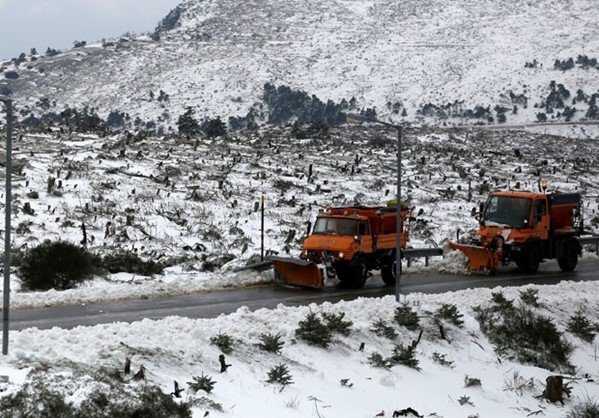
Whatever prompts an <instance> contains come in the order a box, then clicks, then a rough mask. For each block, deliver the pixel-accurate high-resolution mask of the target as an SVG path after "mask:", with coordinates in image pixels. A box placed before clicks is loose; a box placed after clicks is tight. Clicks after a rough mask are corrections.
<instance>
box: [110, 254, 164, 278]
mask: <svg viewBox="0 0 599 418" xmlns="http://www.w3.org/2000/svg"><path fill="white" fill-rule="evenodd" d="M102 265H103V267H104V268H105V269H106V270H108V271H109V272H110V273H132V274H139V275H141V276H151V275H153V274H161V273H162V271H163V270H164V266H163V265H162V264H160V263H157V262H155V261H153V260H149V261H143V260H142V259H141V258H139V256H138V255H137V254H135V253H133V252H131V251H120V252H117V253H114V254H107V255H105V256H104V257H103V258H102Z"/></svg>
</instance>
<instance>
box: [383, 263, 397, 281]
mask: <svg viewBox="0 0 599 418" xmlns="http://www.w3.org/2000/svg"><path fill="white" fill-rule="evenodd" d="M396 264H397V263H396V262H395V261H393V262H392V263H391V264H387V265H384V266H382V267H381V278H382V279H383V283H385V284H386V285H387V286H393V285H394V284H395V280H396V279H395V266H396Z"/></svg>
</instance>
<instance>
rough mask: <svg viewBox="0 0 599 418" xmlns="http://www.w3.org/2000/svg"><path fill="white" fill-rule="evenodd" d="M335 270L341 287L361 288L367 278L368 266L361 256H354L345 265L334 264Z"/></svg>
mask: <svg viewBox="0 0 599 418" xmlns="http://www.w3.org/2000/svg"><path fill="white" fill-rule="evenodd" d="M335 270H336V271H337V277H338V278H339V281H340V282H341V285H342V286H343V287H348V288H352V289H361V288H362V287H364V283H366V279H367V278H368V268H367V267H366V263H365V262H364V260H363V259H362V258H361V257H356V258H354V259H353V260H352V261H350V262H349V263H347V264H345V265H340V266H336V267H335Z"/></svg>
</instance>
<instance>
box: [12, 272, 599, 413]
mask: <svg viewBox="0 0 599 418" xmlns="http://www.w3.org/2000/svg"><path fill="white" fill-rule="evenodd" d="M527 291H537V292H538V305H539V307H537V308H531V309H533V310H534V311H535V312H537V313H538V314H540V315H542V316H545V317H547V318H550V320H551V321H552V322H554V323H555V324H556V327H557V329H558V330H560V332H563V333H564V338H565V339H566V340H567V341H568V342H569V343H571V344H572V345H573V346H574V347H575V348H574V351H573V353H572V355H571V363H572V365H573V370H574V372H573V373H567V372H564V371H560V370H559V369H557V370H553V371H549V370H546V369H543V368H539V367H534V366H531V365H527V364H521V363H519V362H516V361H513V360H510V359H509V358H506V357H505V356H501V355H498V354H497V353H495V352H494V347H493V346H492V345H491V344H490V342H489V340H488V339H487V338H486V337H485V336H484V335H483V334H482V333H481V329H480V327H479V324H478V322H477V321H476V319H475V314H474V311H473V307H475V306H477V305H483V306H487V305H490V304H491V294H492V293H497V292H502V293H503V294H504V295H505V297H506V298H507V299H512V300H514V304H515V305H519V304H522V303H523V302H522V297H521V294H522V292H527ZM598 301H599V283H597V282H590V283H569V282H563V283H560V284H558V285H555V286H528V287H525V288H503V289H500V288H496V289H477V290H474V289H473V290H465V291H460V292H455V293H445V294H440V295H425V294H410V295H407V296H402V300H401V302H402V303H407V304H408V305H409V306H410V307H411V308H412V309H413V310H414V311H415V312H416V313H417V314H418V316H419V318H420V327H419V329H422V330H423V333H422V337H421V340H420V341H419V343H418V345H417V346H416V349H415V358H416V359H417V360H418V366H417V367H418V368H419V369H420V370H417V369H415V368H412V367H407V366H403V365H396V366H393V367H391V368H389V369H386V368H380V367H375V366H373V365H372V364H371V363H370V361H369V358H370V357H371V356H372V355H373V353H379V354H381V355H382V356H384V357H385V356H390V355H391V353H392V351H393V347H394V345H395V344H397V343H401V344H404V345H409V344H411V343H412V342H413V341H415V340H416V339H417V338H418V333H419V330H415V331H408V330H407V329H406V328H405V327H402V326H398V325H397V324H395V323H394V322H393V315H394V311H395V309H396V308H397V307H398V306H399V305H398V304H397V303H396V301H395V299H394V297H392V296H388V297H384V298H379V299H368V298H361V299H358V300H356V301H352V302H339V303H336V304H329V303H325V304H322V305H310V306H304V307H300V308H289V307H285V306H283V305H281V306H279V307H277V308H276V309H273V310H265V309H263V310H258V311H256V312H250V311H249V310H247V309H245V308H241V309H239V310H238V311H237V312H235V313H233V314H231V315H226V316H225V315H223V316H220V317H218V318H215V319H200V320H192V319H187V318H180V317H169V318H166V319H164V320H159V321H150V320H143V321H140V322H135V323H132V324H125V323H113V324H106V325H99V326H94V327H79V328H75V329H72V330H63V329H58V328H55V329H51V330H46V331H41V330H37V329H28V330H24V331H19V332H12V333H11V337H10V338H11V340H10V353H9V355H8V356H5V357H2V358H1V360H0V381H1V382H2V383H0V391H2V394H3V395H4V396H7V395H10V394H13V393H15V391H17V390H18V389H19V388H20V387H21V386H22V385H23V384H25V383H28V382H29V383H30V382H32V381H36V379H42V381H43V382H45V383H44V384H45V385H46V386H47V387H49V388H51V389H53V390H56V391H60V392H61V393H63V394H65V396H66V399H67V400H68V401H71V402H73V403H75V404H77V403H78V402H81V401H82V400H83V399H84V398H85V397H86V396H87V395H88V394H89V393H92V392H93V391H94V390H98V389H99V388H100V387H101V386H102V384H101V383H98V382H96V381H94V377H93V376H94V375H95V374H96V373H97V372H98V370H100V369H103V370H109V371H113V372H116V371H121V372H122V370H123V367H124V364H125V360H126V358H127V357H129V358H130V359H131V370H132V374H133V373H134V372H137V371H138V369H139V368H140V366H144V367H145V369H146V375H145V376H146V380H145V381H143V380H140V381H137V380H133V379H132V374H131V375H126V376H125V380H126V381H127V382H128V383H126V386H127V387H129V388H136V387H140V386H143V385H149V384H152V385H158V386H159V387H160V388H161V389H162V390H163V391H164V392H165V393H169V392H172V391H173V386H174V384H173V381H175V380H176V381H177V382H178V383H179V385H180V388H183V389H185V390H184V391H183V392H182V397H181V399H178V400H177V401H179V402H186V401H195V402H196V403H195V404H194V405H195V406H194V407H193V408H192V411H193V417H204V416H206V412H208V413H209V416H211V417H231V418H232V417H239V418H242V417H243V418H253V417H256V418H257V417H265V416H268V417H281V418H291V417H327V418H335V417H338V418H343V417H356V418H361V417H364V418H370V417H374V416H383V415H380V414H382V413H384V416H387V417H389V416H392V414H393V412H394V411H401V410H402V409H407V408H412V409H413V410H415V411H417V412H418V413H419V414H420V415H421V416H425V417H445V418H452V417H456V418H463V417H527V416H543V417H555V418H558V417H564V416H566V413H567V412H568V411H569V410H570V409H571V408H572V407H573V406H574V405H577V404H579V403H581V402H587V401H589V400H591V401H594V402H597V399H598V397H599V383H598V379H599V363H598V360H597V344H596V338H595V340H593V342H591V343H589V342H586V341H583V340H582V339H580V338H578V337H576V336H574V335H573V334H571V333H569V332H567V331H565V328H566V327H567V324H568V321H569V320H570V318H571V317H572V315H575V314H576V313H577V312H583V313H584V315H585V316H587V317H588V318H589V319H590V320H591V321H596V320H597V318H598V315H599V302H598ZM443 304H453V305H455V306H456V307H457V309H458V311H459V313H460V315H463V317H462V320H463V325H462V326H461V327H458V326H456V325H452V324H450V323H444V337H445V338H444V339H442V338H441V337H440V333H439V327H438V324H437V323H436V322H435V321H434V320H433V317H434V315H433V313H434V312H436V311H437V310H438V309H439V308H440V307H441V306H443ZM310 312H313V313H317V314H319V315H320V314H322V313H328V314H344V315H345V316H344V318H343V319H344V320H346V321H351V322H352V326H351V331H350V334H349V335H348V336H342V335H337V334H336V336H335V338H334V339H333V342H332V343H331V345H330V346H329V347H328V348H327V349H324V348H320V347H316V346H311V345H308V344H307V343H306V342H305V341H303V340H301V339H300V338H298V337H297V335H296V334H295V331H296V329H297V328H298V323H299V322H300V321H302V320H304V319H305V318H306V315H308V314H309V313H310ZM378 320H382V321H385V323H387V324H388V326H390V327H391V328H393V329H395V330H396V331H397V336H396V337H395V338H392V339H390V338H387V337H385V336H379V335H377V334H376V333H374V331H373V329H374V323H375V322H376V321H378ZM264 333H271V334H273V335H275V334H280V336H281V338H280V341H281V342H282V343H283V346H282V348H281V350H280V353H278V354H275V353H269V352H266V351H263V350H260V349H259V348H258V347H257V344H259V343H260V336H261V334H264ZM218 334H225V335H228V336H230V337H232V338H233V340H234V343H233V351H232V353H230V354H227V355H226V362H227V364H231V366H230V367H229V368H228V369H227V370H226V372H224V373H221V372H220V367H219V362H218V356H219V355H220V354H221V351H220V350H219V348H218V347H217V346H215V345H214V344H212V343H211V338H212V337H214V336H216V335H218ZM361 344H364V346H363V350H360V346H361ZM280 365H285V366H286V367H287V371H288V377H289V378H290V380H291V381H292V383H290V384H287V385H281V384H277V383H268V382H267V380H268V373H269V371H270V370H271V369H272V368H274V367H276V366H280ZM555 374H560V375H563V376H564V379H565V380H564V381H565V382H566V383H568V386H569V387H571V388H572V389H571V395H570V397H569V398H568V397H565V399H564V402H565V405H561V404H560V403H559V402H557V403H550V402H548V401H547V400H544V399H542V398H541V395H542V393H543V390H544V388H545V380H546V378H547V377H548V376H550V375H555ZM2 376H6V377H5V378H2ZM198 376H209V377H210V378H211V379H212V381H213V382H215V383H214V387H213V390H212V391H211V392H210V393H205V392H204V391H202V390H200V391H199V392H197V393H194V392H193V391H192V390H191V389H190V387H189V382H193V378H194V377H198ZM477 379H478V382H477ZM208 400H209V401H208ZM377 414H379V415H377ZM0 416H2V413H1V412H0ZM407 416H415V415H407Z"/></svg>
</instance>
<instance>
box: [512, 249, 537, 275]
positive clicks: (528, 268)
mask: <svg viewBox="0 0 599 418" xmlns="http://www.w3.org/2000/svg"><path fill="white" fill-rule="evenodd" d="M540 263H541V248H540V247H539V244H536V243H530V244H527V245H526V246H525V247H524V251H523V253H522V256H521V258H519V259H518V260H516V264H517V265H518V268H520V270H522V271H523V272H524V273H531V274H534V273H536V272H537V271H538V270H539V264H540Z"/></svg>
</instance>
